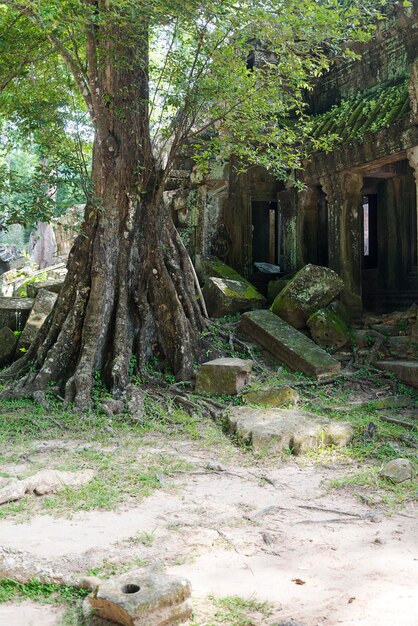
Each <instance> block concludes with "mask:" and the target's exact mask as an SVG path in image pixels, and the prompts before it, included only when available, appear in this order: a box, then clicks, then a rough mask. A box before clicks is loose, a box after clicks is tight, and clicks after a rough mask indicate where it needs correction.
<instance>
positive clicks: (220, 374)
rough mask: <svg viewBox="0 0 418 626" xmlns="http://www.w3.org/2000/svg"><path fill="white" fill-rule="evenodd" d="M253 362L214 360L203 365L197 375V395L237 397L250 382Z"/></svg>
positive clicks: (226, 359)
mask: <svg viewBox="0 0 418 626" xmlns="http://www.w3.org/2000/svg"><path fill="white" fill-rule="evenodd" d="M252 366H253V362H252V361H247V360H245V359H229V358H221V359H214V360H213V361H207V363H203V365H202V367H201V368H200V370H199V371H198V373H197V375H196V391H197V393H210V394H214V395H223V394H226V395H228V396H233V395H236V394H237V393H238V392H239V391H240V389H242V388H243V387H244V386H245V385H246V384H247V382H248V379H249V377H250V373H251V369H252Z"/></svg>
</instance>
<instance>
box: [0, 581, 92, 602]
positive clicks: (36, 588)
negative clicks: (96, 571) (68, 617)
mask: <svg viewBox="0 0 418 626" xmlns="http://www.w3.org/2000/svg"><path fill="white" fill-rule="evenodd" d="M89 593H90V592H89V590H88V589H77V588H76V587H72V586H70V585H56V584H54V583H49V584H45V583H41V582H40V581H39V580H35V579H34V580H30V581H29V582H28V583H20V582H18V581H16V580H14V579H12V578H1V579H0V602H11V601H13V602H15V601H16V600H26V599H29V600H35V601H36V602H42V603H45V604H55V603H58V604H74V603H75V602H77V601H79V600H81V599H82V598H85V597H86V596H87V595H88V594H89Z"/></svg>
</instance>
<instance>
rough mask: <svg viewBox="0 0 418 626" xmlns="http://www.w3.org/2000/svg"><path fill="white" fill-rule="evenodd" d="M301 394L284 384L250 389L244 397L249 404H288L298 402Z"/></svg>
mask: <svg viewBox="0 0 418 626" xmlns="http://www.w3.org/2000/svg"><path fill="white" fill-rule="evenodd" d="M299 399H300V396H299V394H298V392H297V391H296V390H295V389H292V387H289V386H288V385H284V386H283V387H268V388H266V389H257V390H254V391H249V392H248V393H246V394H245V395H244V397H243V400H244V402H246V403H248V404H261V405H262V406H277V407H279V406H284V405H286V404H297V403H298V402H299Z"/></svg>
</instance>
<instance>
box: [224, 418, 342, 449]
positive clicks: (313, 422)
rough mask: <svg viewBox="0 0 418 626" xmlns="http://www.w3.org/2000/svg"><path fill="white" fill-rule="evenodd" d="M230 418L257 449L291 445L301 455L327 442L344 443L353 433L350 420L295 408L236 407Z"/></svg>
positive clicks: (234, 426)
mask: <svg viewBox="0 0 418 626" xmlns="http://www.w3.org/2000/svg"><path fill="white" fill-rule="evenodd" d="M228 421H229V425H230V428H231V430H232V431H233V432H235V433H236V434H237V435H238V437H240V438H241V439H243V440H244V441H248V442H250V443H251V444H252V447H253V449H254V451H255V452H263V451H267V450H268V451H270V452H281V451H282V450H285V449H290V450H291V451H292V453H293V454H296V455H298V454H303V453H304V452H306V451H308V450H314V449H317V448H321V447H323V446H327V445H336V446H345V445H347V444H348V442H349V441H350V439H351V438H352V436H353V427H352V426H351V424H349V423H348V422H337V421H333V420H331V419H328V418H326V417H321V416H318V415H314V414H313V413H308V412H306V411H299V410H296V409H251V408H247V407H233V408H232V409H231V411H230V414H229V416H228Z"/></svg>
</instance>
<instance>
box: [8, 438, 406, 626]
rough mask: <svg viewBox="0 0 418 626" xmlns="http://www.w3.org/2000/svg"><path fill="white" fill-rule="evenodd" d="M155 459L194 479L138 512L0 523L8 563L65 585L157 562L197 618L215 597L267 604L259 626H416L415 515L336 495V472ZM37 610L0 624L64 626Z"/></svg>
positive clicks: (208, 458)
mask: <svg viewBox="0 0 418 626" xmlns="http://www.w3.org/2000/svg"><path fill="white" fill-rule="evenodd" d="M158 449H159V450H160V451H161V449H163V450H164V449H165V451H166V452H167V453H170V454H176V455H178V457H179V458H182V459H187V460H188V461H192V462H193V463H194V469H192V470H190V472H187V471H185V472H181V473H178V475H176V476H175V477H173V478H168V479H166V480H165V482H164V483H163V487H162V488H161V489H160V490H158V491H156V492H154V493H153V494H152V495H151V496H149V497H147V498H145V499H144V500H143V502H142V503H141V505H140V506H137V505H135V506H130V505H129V502H126V503H125V504H124V506H122V507H121V508H120V510H118V511H114V512H106V511H103V512H101V511H90V512H81V513H77V514H73V515H72V516H71V517H70V518H63V517H58V518H57V517H53V516H50V515H37V516H35V517H32V518H31V519H30V520H28V521H24V522H23V523H17V522H16V520H14V519H13V518H9V519H8V518H6V519H3V520H1V521H0V545H1V547H2V548H3V552H4V551H5V552H6V553H8V554H10V555H13V554H16V551H20V552H21V553H24V558H25V559H26V561H28V562H32V563H33V564H38V566H40V567H41V568H43V569H44V570H46V569H47V568H49V569H50V570H51V571H59V572H61V573H63V575H65V576H69V575H71V574H74V573H77V572H84V573H85V572H87V571H88V570H92V569H93V568H101V569H100V571H99V575H103V573H106V572H107V573H109V572H110V571H112V570H113V571H118V570H119V569H129V568H131V567H138V566H139V565H144V564H145V563H153V562H158V561H160V562H163V563H165V565H166V566H167V568H168V570H169V571H170V572H172V573H174V574H182V575H184V576H186V577H187V578H189V579H190V581H191V582H192V586H193V593H194V603H195V605H196V606H197V607H199V606H201V607H204V605H205V602H206V598H207V597H208V596H209V595H211V594H214V595H216V596H239V597H242V598H249V597H251V598H255V599H258V600H262V601H268V602H271V603H272V605H273V613H272V615H271V616H270V617H268V618H266V617H264V618H262V619H261V618H260V619H261V621H255V623H257V624H260V625H261V624H266V625H267V624H269V625H270V624H277V623H278V622H279V621H280V620H282V619H286V618H290V617H292V618H293V619H297V620H299V621H300V622H302V623H303V624H305V625H306V626H318V625H324V626H336V625H343V626H356V625H362V626H389V625H390V626H394V625H396V626H416V625H417V623H418V603H417V595H416V589H417V584H416V583H417V580H418V550H417V547H418V546H417V544H418V540H417V537H418V533H417V524H416V521H415V519H414V511H413V507H412V505H409V506H408V507H407V508H406V509H404V510H403V511H402V513H393V514H388V512H387V511H384V510H383V509H382V510H379V509H376V508H373V509H372V508H370V507H369V506H367V505H365V504H361V503H360V502H359V501H357V500H356V499H355V498H354V497H353V496H352V495H350V494H349V493H347V492H346V491H345V490H337V491H336V490H333V491H330V490H329V489H327V484H328V482H329V481H330V480H331V479H335V478H336V477H338V476H339V475H342V474H343V473H347V467H339V466H338V465H332V466H327V467H322V466H318V465H317V464H314V463H313V462H306V461H305V462H303V463H302V462H296V461H294V460H292V459H290V460H289V461H277V462H275V463H272V462H268V463H267V462H266V463H262V462H259V461H258V462H257V461H254V463H253V464H250V463H249V458H250V455H248V454H246V455H244V454H243V453H242V452H241V451H239V450H238V449H235V450H234V451H233V452H232V453H231V452H230V453H229V454H228V458H227V459H226V460H225V459H224V458H222V460H221V463H219V461H218V458H217V450H216V449H208V448H207V447H205V448H203V447H199V445H198V443H196V442H192V441H190V442H189V441H183V442H179V441H177V442H175V444H173V443H172V442H169V443H168V442H165V443H164V442H163V444H162V446H161V447H159V448H158ZM149 452H150V449H148V453H149ZM94 571H95V570H94ZM298 582H299V584H298ZM30 607H31V605H30V604H27V603H24V604H22V605H16V604H5V605H0V624H5V626H6V625H7V626H8V625H9V624H10V625H13V626H18V625H19V626H20V624H22V625H23V624H25V625H29V624H32V623H33V624H39V625H41V624H42V625H49V624H51V626H52V625H53V624H58V623H59V619H60V618H59V616H58V615H57V614H54V612H53V611H52V612H51V608H50V607H46V608H45V609H44V610H45V615H44V617H42V619H41V618H40V617H39V611H40V610H42V607H41V608H40V607H39V605H33V606H32V609H33V611H35V612H36V614H34V615H33V616H31V614H30ZM25 620H26V621H25ZM31 620H32V621H31ZM37 620H38V621H37ZM48 620H49V621H48ZM201 620H202V621H199V622H198V624H199V626H204V624H205V621H204V619H203V618H201Z"/></svg>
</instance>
